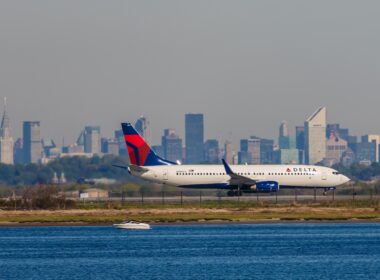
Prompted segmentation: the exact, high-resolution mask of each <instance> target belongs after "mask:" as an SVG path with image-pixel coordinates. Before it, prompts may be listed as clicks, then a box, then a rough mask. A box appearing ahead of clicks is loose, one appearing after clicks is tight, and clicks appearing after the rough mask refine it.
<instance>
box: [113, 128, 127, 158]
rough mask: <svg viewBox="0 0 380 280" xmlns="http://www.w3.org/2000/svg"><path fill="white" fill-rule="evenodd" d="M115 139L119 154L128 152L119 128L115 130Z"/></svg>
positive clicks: (123, 154)
mask: <svg viewBox="0 0 380 280" xmlns="http://www.w3.org/2000/svg"><path fill="white" fill-rule="evenodd" d="M115 139H117V143H118V145H119V155H120V156H126V155H127V154H128V153H127V146H126V144H125V139H124V133H123V131H122V130H121V129H120V130H115Z"/></svg>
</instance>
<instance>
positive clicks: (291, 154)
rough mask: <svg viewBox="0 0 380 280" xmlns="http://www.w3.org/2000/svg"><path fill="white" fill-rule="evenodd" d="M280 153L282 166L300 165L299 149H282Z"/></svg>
mask: <svg viewBox="0 0 380 280" xmlns="http://www.w3.org/2000/svg"><path fill="white" fill-rule="evenodd" d="M278 152H279V163H280V164H299V150H298V149H281V150H279V151H278Z"/></svg>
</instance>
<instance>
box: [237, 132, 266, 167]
mask: <svg viewBox="0 0 380 280" xmlns="http://www.w3.org/2000/svg"><path fill="white" fill-rule="evenodd" d="M260 142H261V139H260V138H258V137H254V136H252V137H251V138H250V139H241V140H240V151H239V153H238V161H239V164H244V163H247V164H260V162H261V149H260V148H261V144H260Z"/></svg>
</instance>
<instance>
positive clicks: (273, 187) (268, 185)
mask: <svg viewBox="0 0 380 280" xmlns="http://www.w3.org/2000/svg"><path fill="white" fill-rule="evenodd" d="M250 189H251V190H252V191H253V192H266V193H269V192H278V191H279V190H280V186H279V185H278V182H276V181H261V182H257V183H256V184H255V185H252V186H251V187H250Z"/></svg>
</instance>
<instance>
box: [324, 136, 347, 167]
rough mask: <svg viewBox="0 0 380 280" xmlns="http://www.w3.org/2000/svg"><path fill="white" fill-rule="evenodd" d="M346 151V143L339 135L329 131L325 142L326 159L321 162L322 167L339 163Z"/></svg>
mask: <svg viewBox="0 0 380 280" xmlns="http://www.w3.org/2000/svg"><path fill="white" fill-rule="evenodd" d="M347 149H348V146H347V141H346V140H344V139H343V138H341V137H340V136H339V134H337V133H335V132H333V131H331V132H330V137H329V139H328V140H327V141H326V157H325V159H324V160H323V163H324V164H323V165H325V166H333V165H334V164H336V163H339V162H340V161H341V160H342V156H343V154H344V153H345V152H346V151H347Z"/></svg>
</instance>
